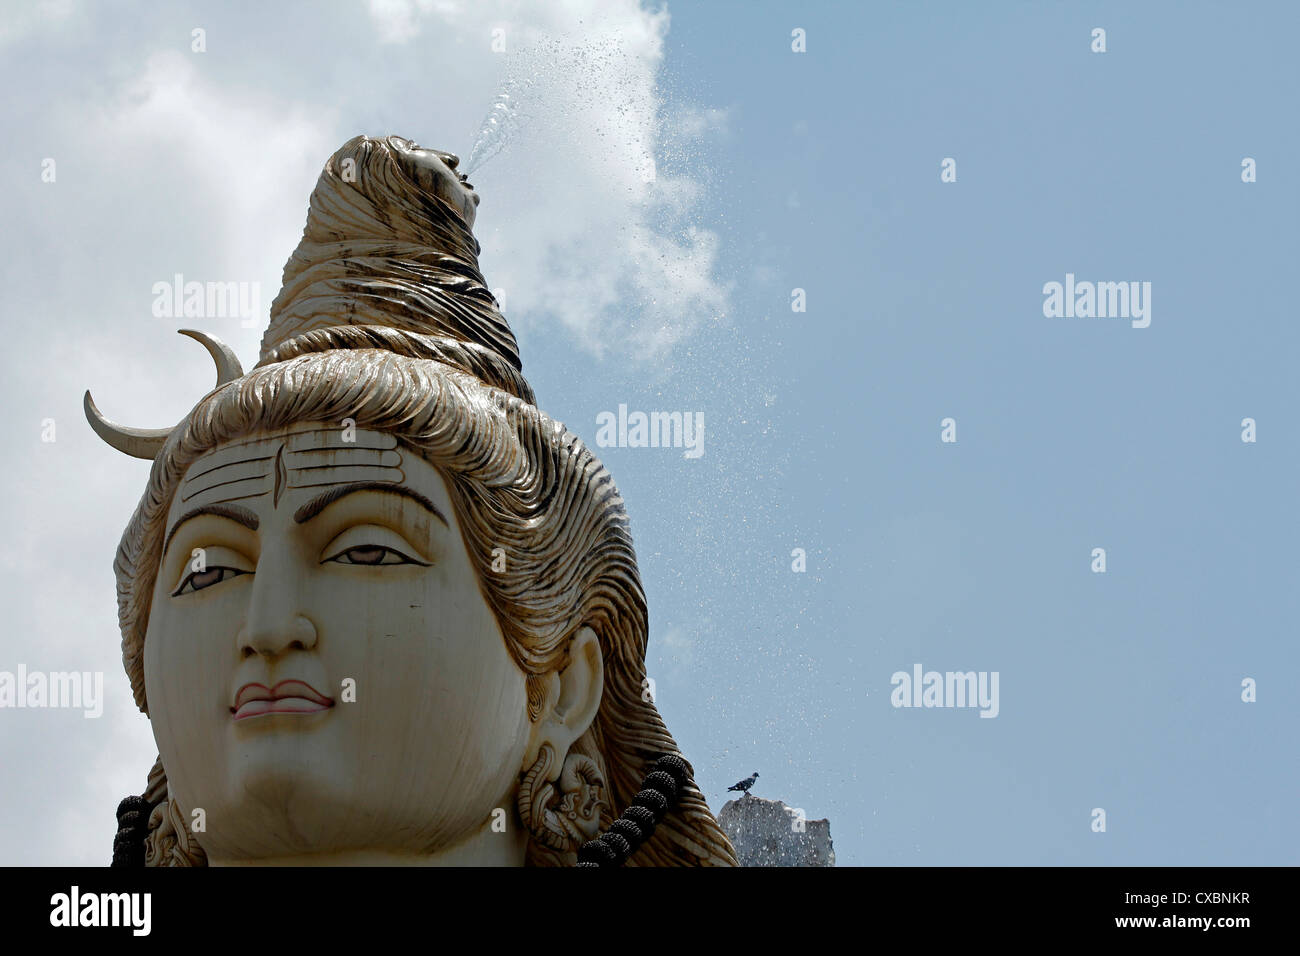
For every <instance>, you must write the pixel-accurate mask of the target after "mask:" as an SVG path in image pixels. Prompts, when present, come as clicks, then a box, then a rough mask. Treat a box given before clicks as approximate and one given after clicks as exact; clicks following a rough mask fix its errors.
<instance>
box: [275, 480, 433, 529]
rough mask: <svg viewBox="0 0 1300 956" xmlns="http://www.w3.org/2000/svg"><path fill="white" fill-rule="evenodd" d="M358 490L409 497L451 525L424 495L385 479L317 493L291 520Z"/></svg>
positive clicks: (312, 514) (307, 517) (308, 516)
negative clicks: (320, 493)
mask: <svg viewBox="0 0 1300 956" xmlns="http://www.w3.org/2000/svg"><path fill="white" fill-rule="evenodd" d="M358 491H383V492H387V493H388V494H390V495H401V496H402V497H403V498H410V499H411V500H412V501H414V502H416V503H417V504H420V505H422V506H423V507H424V508H426V509H428V510H429V511H431V512H432V513H433V515H434V517H436V518H437V519H438V520H439V521H441V522H442V523H443V524H444V525H447V527H448V528H450V527H451V525H450V524H449V523H448V522H447V519H446V518H445V517H444V516H443V513H442V512H441V511H439V510H438V506H437V505H435V504H434V503H433V502H432V501H430V500H429V499H428V498H426V497H425V496H424V495H422V494H420V493H419V492H418V491H416V490H415V489H414V488H408V487H406V485H395V484H392V483H390V482H387V481H354V482H352V483H350V484H346V485H339V486H338V487H337V488H331V489H330V490H329V491H327V492H325V493H324V494H322V495H317V496H316V497H315V498H313V499H312V500H311V501H309V502H307V503H306V504H305V505H303V506H302V507H301V508H299V509H298V510H297V511H295V512H294V513H293V520H294V521H295V522H297V523H298V524H302V523H303V522H305V521H310V520H311V519H312V518H314V517H316V516H317V515H318V514H320V513H321V512H322V511H324V510H325V509H326V508H328V507H329V506H330V505H332V504H334V502H336V501H338V500H339V499H340V498H343V497H345V496H346V495H350V494H353V493H355V492H358Z"/></svg>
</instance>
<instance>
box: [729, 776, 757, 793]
mask: <svg viewBox="0 0 1300 956" xmlns="http://www.w3.org/2000/svg"><path fill="white" fill-rule="evenodd" d="M757 779H758V771H757V770H755V771H754V772H753V773H752V774H751V775H750V776H748V777H746V778H745V779H744V780H742V781H740V783H738V784H735V785H734V786H730V787H728V788H727V789H728V790H743V791H744V795H745V796H749V788H750V787H752V786H753V785H754V781H755V780H757Z"/></svg>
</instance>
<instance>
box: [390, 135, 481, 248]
mask: <svg viewBox="0 0 1300 956" xmlns="http://www.w3.org/2000/svg"><path fill="white" fill-rule="evenodd" d="M390 142H393V143H394V144H395V146H396V149H395V151H394V155H395V157H396V159H397V161H398V162H400V163H402V165H403V166H404V167H405V168H406V172H407V174H408V175H410V177H411V178H412V179H414V180H415V181H416V182H417V183H419V184H420V185H421V186H422V187H423V188H424V189H426V190H428V191H429V192H432V193H435V194H436V195H438V196H439V197H440V198H441V199H443V200H445V201H446V202H447V203H449V204H450V205H451V207H452V208H453V209H456V210H457V211H459V212H460V214H461V216H462V217H463V218H464V220H465V223H466V224H467V225H469V226H471V227H472V226H473V225H474V218H475V215H476V212H477V206H478V204H479V195H478V193H476V192H475V191H474V187H473V185H472V184H471V183H470V182H469V181H468V180H464V179H461V178H460V175H459V174H458V173H457V172H456V167H457V166H459V165H460V157H459V156H457V155H456V154H455V153H449V152H447V151H446V150H441V149H426V148H424V147H422V146H416V145H415V144H414V143H412V142H410V141H409V140H401V139H398V138H396V137H393V138H392V139H390Z"/></svg>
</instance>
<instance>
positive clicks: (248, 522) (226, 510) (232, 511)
mask: <svg viewBox="0 0 1300 956" xmlns="http://www.w3.org/2000/svg"><path fill="white" fill-rule="evenodd" d="M199 515H217V516H218V517H221V518H229V519H230V520H231V521H237V522H239V523H240V524H242V525H243V526H244V527H245V528H247V529H248V530H249V531H256V530H257V526H258V525H259V524H260V522H259V521H258V520H257V515H255V514H253V512H251V511H249V510H248V509H247V508H241V507H239V505H203V506H202V507H200V508H195V509H194V510H192V511H187V512H185V514H183V515H181V516H180V517H179V518H177V519H176V523H175V524H174V525H172V529H171V530H170V531H168V532H167V540H166V541H164V542H163V557H166V556H167V549H168V548H169V547H171V543H172V538H174V537H175V536H176V532H177V530H178V529H179V528H180V526H181V525H183V524H184V523H185V522H187V521H189V520H190V519H191V518H197V517H198V516H199Z"/></svg>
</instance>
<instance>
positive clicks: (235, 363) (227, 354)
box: [82, 329, 244, 461]
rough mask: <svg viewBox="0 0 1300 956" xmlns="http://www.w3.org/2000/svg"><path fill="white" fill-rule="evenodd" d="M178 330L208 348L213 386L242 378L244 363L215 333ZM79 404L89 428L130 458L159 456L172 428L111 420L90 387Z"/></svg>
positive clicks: (148, 458) (219, 385) (150, 458)
mask: <svg viewBox="0 0 1300 956" xmlns="http://www.w3.org/2000/svg"><path fill="white" fill-rule="evenodd" d="M179 331H180V334H181V335H188V336H189V337H190V338H192V339H194V340H195V341H197V342H201V343H202V344H203V347H204V348H206V349H207V350H208V354H209V355H211V356H212V361H213V362H215V363H216V366H217V384H216V386H214V387H215V388H220V387H221V386H222V385H225V384H226V383H227V382H233V381H235V379H238V378H242V377H243V374H244V369H243V366H241V365H240V364H239V359H238V357H236V355H235V353H234V351H233V350H232V349H231V348H230V346H229V345H227V344H226V343H225V342H223V341H221V340H220V339H219V338H217V337H216V336H215V335H208V334H207V333H206V332H200V331H198V330H197V329H180V330H179ZM82 405H83V407H84V408H85V410H86V421H88V422H90V427H91V428H93V429H94V430H95V434H96V435H98V436H99V437H100V438H102V439H103V440H104V441H105V442H107V443H108V444H109V445H111V446H113V447H114V448H116V449H117V450H118V451H120V452H122V453H124V454H127V455H130V456H131V457H132V458H143V459H144V460H145V461H153V460H154V458H156V457H157V456H158V452H159V451H161V450H162V446H163V444H164V443H165V442H166V441H167V436H168V435H170V434H171V433H172V429H171V428H131V427H129V426H127V425H119V424H117V422H114V421H110V420H109V419H107V418H105V417H104V416H103V414H101V413H100V411H99V408H98V407H97V406H96V405H95V400H94V399H93V398H91V397H90V390H89V389H87V390H86V396H85V399H84V400H83V402H82ZM173 427H174V426H173Z"/></svg>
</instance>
